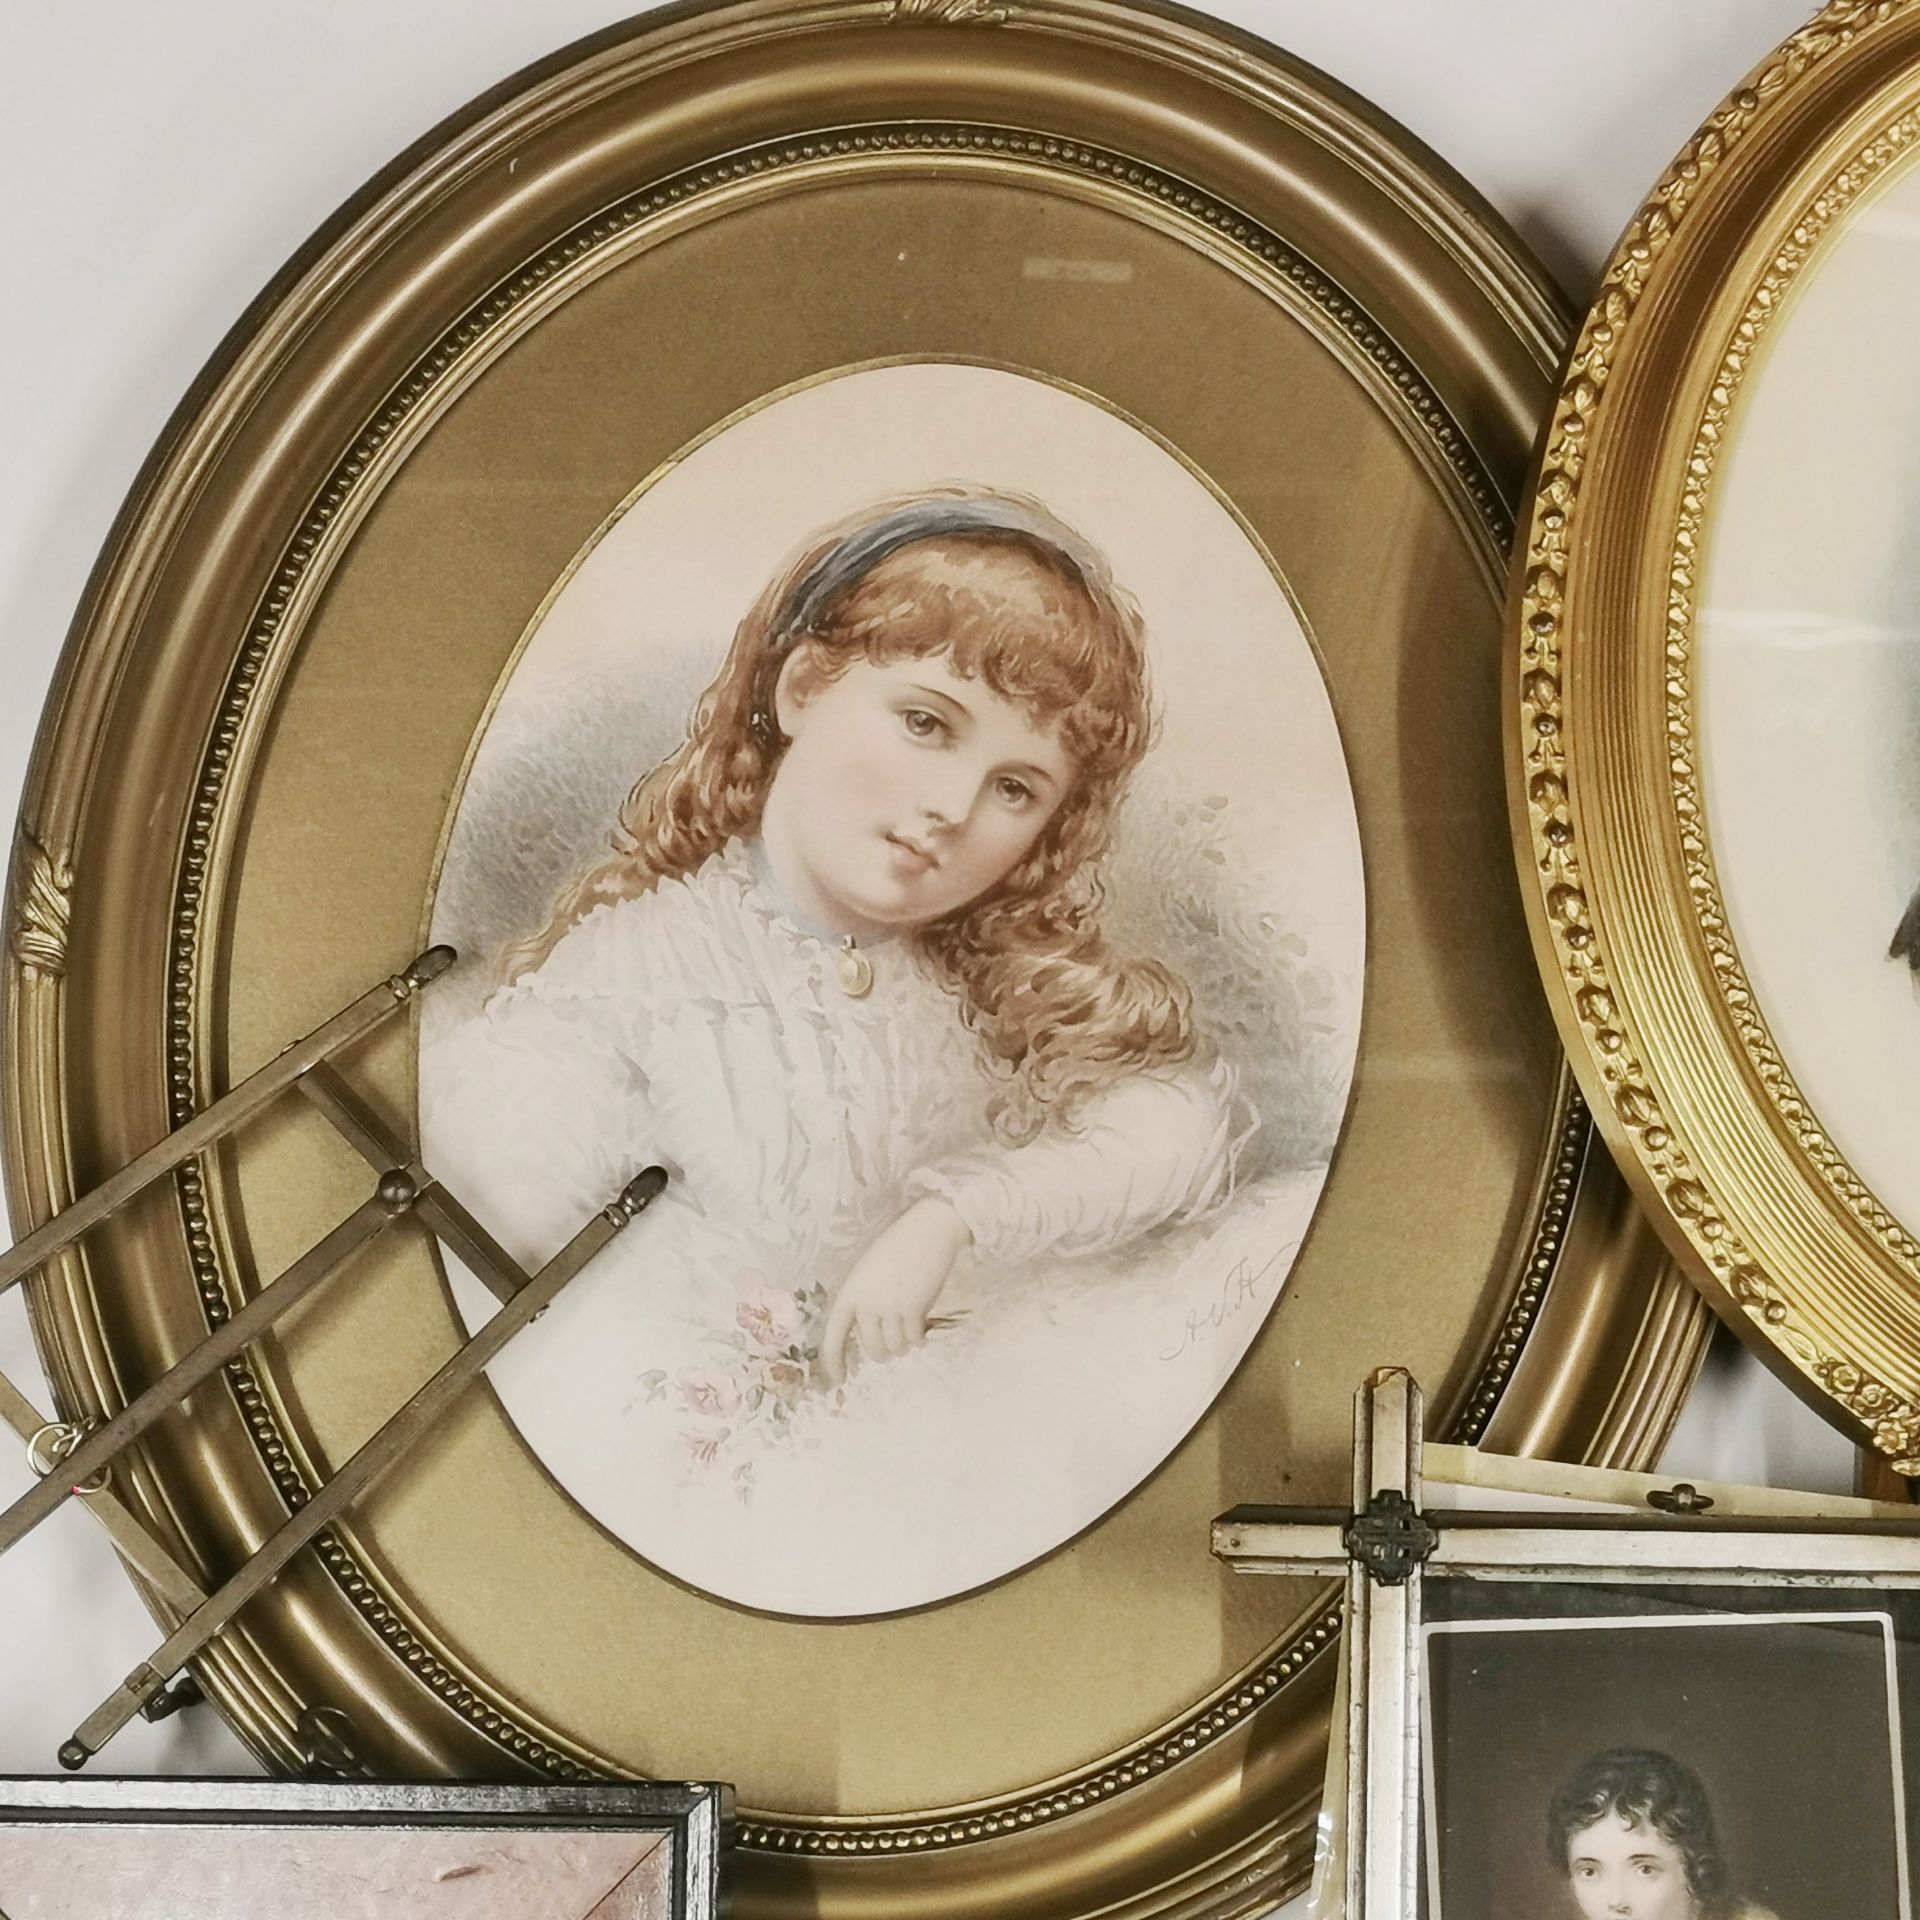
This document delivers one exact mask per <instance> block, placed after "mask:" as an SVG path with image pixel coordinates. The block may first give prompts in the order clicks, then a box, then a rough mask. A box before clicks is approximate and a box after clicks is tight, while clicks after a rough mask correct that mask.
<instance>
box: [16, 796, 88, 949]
mask: <svg viewBox="0 0 1920 1920" xmlns="http://www.w3.org/2000/svg"><path fill="white" fill-rule="evenodd" d="M72 893H73V866H72V863H71V862H70V861H68V860H66V859H63V858H58V857H56V856H55V855H53V854H51V853H49V852H48V851H47V849H46V848H45V847H43V846H42V845H41V844H40V842H39V841H38V840H36V839H35V838H34V836H33V835H32V834H31V833H29V832H27V831H26V830H25V829H24V828H23V829H22V830H21V834H20V842H19V846H18V849H17V851H16V854H15V859H14V901H13V914H12V920H13V925H12V928H11V930H10V934H11V937H10V939H9V945H10V946H11V947H12V949H13V957H14V958H15V959H16V960H18V961H19V963H20V964H21V965H22V966H23V967H26V968H28V969H30V970H31V971H33V972H35V973H44V974H46V975H47V976H48V977H49V978H52V979H58V978H59V977H60V975H61V974H63V973H65V972H66V970H67V934H68V925H69V920H70V918H71V912H72V907H71V897H72Z"/></svg>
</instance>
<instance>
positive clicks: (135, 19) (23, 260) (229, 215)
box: [0, 0, 1851, 1773]
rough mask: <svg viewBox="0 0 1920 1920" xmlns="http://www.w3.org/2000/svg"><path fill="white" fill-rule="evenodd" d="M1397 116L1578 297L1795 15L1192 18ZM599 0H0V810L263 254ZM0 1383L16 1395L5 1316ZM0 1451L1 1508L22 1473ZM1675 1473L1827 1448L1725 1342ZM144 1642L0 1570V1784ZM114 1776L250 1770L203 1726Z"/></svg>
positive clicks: (1693, 3) (71, 1515) (615, 3)
mask: <svg viewBox="0 0 1920 1920" xmlns="http://www.w3.org/2000/svg"><path fill="white" fill-rule="evenodd" d="M1201 10H1202V11H1204V12H1208V13H1212V14H1215V15H1218V16H1219V17H1220V18H1223V19H1225V20H1229V21H1231V22H1233V23H1234V24H1235V25H1237V26H1240V27H1244V28H1248V29H1251V30H1253V31H1254V32H1257V33H1260V34H1262V35H1264V36H1265V37H1267V38H1268V39H1270V40H1273V41H1275V42H1276V43H1278V44H1279V45H1281V46H1284V47H1287V48H1289V49H1290V50H1291V51H1293V52H1295V53H1297V54H1299V55H1301V56H1302V57H1304V58H1305V59H1307V60H1310V61H1312V62H1313V63H1315V64H1316V65H1318V66H1320V67H1322V68H1324V69H1325V70H1326V71H1327V72H1328V73H1330V74H1332V75H1334V76H1335V77H1336V78H1337V79H1339V80H1341V81H1343V82H1344V83H1345V84H1346V85H1347V86H1349V87H1351V88H1353V89H1354V90H1356V91H1357V92H1359V93H1361V94H1364V95H1366V96H1368V97H1369V98H1371V99H1372V100H1373V101H1375V102H1376V103H1377V104H1378V105H1380V106H1381V107H1383V108H1384V109H1385V110H1386V111H1387V112H1389V113H1391V114H1393V115H1395V116H1396V117H1397V118H1398V119H1400V120H1401V121H1402V122H1403V123H1404V124H1405V125H1406V126H1407V127H1409V128H1410V129H1411V130H1412V131H1413V132H1414V133H1415V134H1416V135H1418V136H1419V138H1420V139H1422V140H1424V141H1425V142H1426V143H1427V144H1428V145H1429V146H1431V147H1432V148H1434V149H1435V150H1436V151H1437V152H1438V153H1439V154H1440V155H1441V156H1442V157H1443V158H1444V159H1446V160H1447V161H1449V162H1451V163H1452V165H1453V166H1455V167H1456V168H1458V169H1459V170H1460V171H1461V172H1462V173H1463V174H1465V175H1466V177H1467V178H1468V179H1469V180H1470V181H1471V182H1473V184H1474V185H1475V186H1477V187H1478V188H1479V189H1480V191H1481V192H1482V193H1484V194H1485V195H1487V196H1488V197H1489V198H1490V199H1491V200H1492V201H1493V202H1494V204H1495V205H1496V206H1497V207H1498V208H1499V209H1500V211H1501V212H1502V213H1504V214H1505V215H1506V216H1507V218H1508V219H1509V220H1511V221H1512V222H1513V224H1514V225H1515V226H1516V227H1517V228H1518V229H1519V231H1520V233H1521V235H1522V236H1523V237H1524V238H1525V239H1526V240H1527V241H1528V242H1529V243H1530V244H1531V245H1532V246H1533V247H1534V248H1535V249H1536V250H1537V252H1538V253H1539V254H1540V256H1541V258H1542V259H1543V260H1544V261H1545V262H1546V264H1547V265H1548V267H1549V268H1550V269H1551V270H1552V271H1553V272H1554V274H1555V275H1556V276H1557V277H1558V278H1559V279H1560V281H1561V282H1562V284H1563V285H1565V286H1566V288H1567V289H1568V291H1569V292H1570V293H1572V294H1574V295H1575V296H1577V297H1579V298H1581V299H1584V298H1585V296H1586V294H1587V292H1588V290H1589V289H1590V287H1591V285H1592V283H1593V281H1594V279H1595V278H1596V276H1597V274H1598V271H1599V267H1600V265H1601V263H1602V261H1603V260H1604V258H1605V256H1606V253H1607V251H1608V249H1609V247H1610V246H1611V244H1612V241H1613V239H1614V237H1615V235H1616V234H1617V233H1618V231H1619V229H1620V228H1621V227H1622V226H1623V225H1624V224H1625V222H1626V220H1627V219H1628V217H1629V216H1630V215H1631V214H1632V212H1633V211H1634V209H1635V207H1636V206H1637V205H1638V203H1639V201H1640V199H1641V197H1642V195H1643V194H1644V192H1645V190H1646V189H1647V188H1648V187H1649V186H1650V185H1651V184H1652V182H1653V180H1654V179H1655V178H1656V177H1657V175H1658V174H1659V172H1660V171H1661V169H1662V168H1663V167H1664V166H1665V164H1666V162H1667V161H1668V160H1669V159H1670V158H1671V157H1672V155H1673V153H1674V152H1675V150H1676V149H1677V148H1678V147H1679V146H1680V145H1681V144H1682V142H1683V141H1685V139H1686V138H1687V136H1688V135H1689V134H1690V133H1691V132H1692V131H1693V129H1694V127H1695V126H1696V125H1697V124H1698V123H1699V121H1700V120H1701V119H1703V118H1704V117H1705V115H1706V114H1707V113H1708V112H1709V111H1710V110H1711V109H1712V108H1713V107H1714V105H1715V104H1716V103H1717V102H1718V101H1719V99H1720V98H1721V97H1722V96H1723V95H1724V94H1725V93H1727V92H1728V91H1729V90H1731V88H1732V87H1733V86H1734V85H1735V84H1736V83H1737V82H1738V81H1739V79H1740V78H1741V77H1742V75H1743V74H1744V73H1745V72H1746V70H1747V69H1748V68H1749V67H1750V66H1751V65H1753V63H1754V62H1755V61H1757V60H1758V59H1759V58H1760V56H1761V55H1762V54H1764V53H1765V52H1766V50H1767V49H1768V48H1769V47H1771V46H1772V45H1773V44H1774V43H1775V42H1776V41H1777V40H1779V39H1780V38H1781V37H1782V36H1783V35H1784V34H1786V33H1788V32H1790V31H1792V29H1793V28H1794V27H1796V26H1797V25H1799V24H1800V22H1801V21H1802V20H1803V19H1804V18H1805V17H1806V15H1807V13H1808V12H1809V11H1810V7H1809V4H1808V0H1687V4H1686V5H1685V6H1684V7H1682V6H1677V5H1675V4H1674V0H1604V4H1589V5H1573V4H1569V3H1568V0H1554V3H1552V4H1543V3H1542V0H1344V3H1343V4H1334V0H1216V4H1213V5H1209V6H1205V7H1203V8H1202V9H1201ZM625 11H626V9H625V8H624V7H623V6H622V5H621V4H620V3H619V0H542V4H540V5H538V6H534V5H530V4H528V0H330V4H329V5H327V6H326V7H324V8H315V7H311V6H305V5H295V4H293V0H171V4H167V5H161V6H156V5H153V4H152V0H87V4H85V5H74V6H66V7H60V6H57V5H55V4H54V0H0V821H10V820H11V819H12V817H13V814H14V811H15V805H16V802H17V799H18V794H19V788H20V783H21V780H22V778H23V776H24V774H25V769H26V760H27V753H28V749H29V747H30V745H31V742H32V739H33V734H34V730H35V726H36V724H37V720H38V714H39V709H40V704H41V701H42V699H43V698H44V697H45V693H46V688H47V684H48V681H49V679H50V677H51V674H52V671H53V664H54V660H55V658H56V656H57V654H58V651H59V648H60V644H61V641H62V639H63V637H64V634H65V630H66V626H67V622H68V620H69V618H70V617H71V614H72V611H73V608H74V606H75V604H76V603H77V601H78V599H79V597H80V593H81V590H82V587H83V585H84V583H85V580H86V576H87V572H88V570H89V568H90V567H91V565H92V562H93V559H94V556H95V554H96V553H97V551H98V549H99V546H100V543H101V541H102V540H103V539H104V537H105V535H106V532H107V528H108V526H109V523H110V522H111V520H112V518H113V515H114V513H115V511H116V509H117V508H118V506H119V504H120V500H121V498H122V496H123V494H124V492H125V490H126V488H127V486H128V485H129V483H130V482H131V480H132V478H133V476H134V473H135V471H136V469H137V468H138V466H139V464H140V461H141V460H142V458H143V457H144V455H145V454H146V452H147V449H148V448H149V446H150V445H151V444H152V442H153V440H154V438H155V436H156V435H157V434H158V433H159V431H160V429H161V427H162V425H163V424H164V423H165V421H166V418H167V416H168V414H169V413H170V412H171V410H172V408H173V406H174V404H175V402H176V401H177V400H178V398H179V397H180V395H181V394H182V392H184V390H185V389H186V387H187V385H188V383H189V382H190V381H191V380H192V378H193V377H194V375H195V374H196V373H197V372H198V371H199V369H200V367H201V365H202V363H203V362H204V361H205V359H206V358H207V356H208V355H209V354H210V353H211V352H212V351H213V349H214V347H215V346H216V345H217V344H218V342H219V340H220V338H221V336H222V335H223V334H224V333H225V332H226V330H227V328H228V327H229V326H230V325H231V324H232V322H233V320H234V319H235V318H236V317H237V316H238V314H239V313H240V312H241V310H242V308H243V307H244V306H245V305H246V304H247V302H248V301H249V300H250V299H251V298H252V297H253V295H254V294H255V293H256V292H257V291H258V290H259V288H260V287H261V285H262V284H263V283H264V282H265V281H266V280H267V279H268V277H269V276H270V275H271V274H272V273H273V272H274V270H275V269H276V268H278V267H279V265H280V264H281V262H282V261H283V260H284V259H285V258H286V256H287V255H288V254H289V253H290V252H291V251H292V250H293V249H294V248H295V247H296V246H298V245H299V244H300V242H301V241H302V240H303V239H304V238H305V237H306V235H307V234H308V233H310V232H311V231H312V230H313V228H314V227H315V226H317V225H318V224H319V222H320V221H322V220H323V219H324V218H325V217H326V216H327V215H328V214H330V213H331V212H332V211H333V209H334V208H335V207H336V206H337V205H338V204H339V202H340V201H341V200H343V199H344V198H346V196H347V195H349V194H350V193H352V192H353V191H354V190H355V189H356V188H357V187H359V186H360V184H361V183H362V182H363V181H364V180H365V179H366V178H367V177H368V175H370V174H371V173H372V172H374V171H375V170H376V169H377V168H378V167H379V166H381V165H382V164H384V163H385V162H386V161H387V160H388V159H390V158H391V157H392V156H393V155H394V154H396V153H397V152H399V151H400V149H401V148H403V147H405V146H406V145H408V144H409V143H411V142H412V141H413V140H414V139H416V138H417V137H418V136H419V135H420V134H422V133H423V132H425V131H426V129H427V128H428V127H430V126H431V125H432V124H433V123H434V122H435V121H437V120H438V119H440V118H441V117H442V116H443V115H445V114H447V113H450V112H452V111H453V110H454V109H456V108H458V107H459V106H461V105H462V104H464V103H465V102H466V101H467V100H469V99H470V98H472V97H473V96H474V95H475V94H477V93H479V92H480V91H482V90H483V89H485V88H487V87H489V86H491V85H493V84H494V83H495V82H496V81H498V80H500V79H501V78H503V77H504V76H506V75H507V74H509V73H511V72H513V71H514V70H515V69H516V68H518V67H520V66H522V65H524V64H526V63H527V62H528V61H531V60H533V59H535V58H537V57H539V56H541V55H543V54H545V53H548V52H550V51H552V50H553V49H555V48H556V47H559V46H561V45H564V44H565V43H566V42H568V41H570V40H572V39H575V38H577V37H579V36H580V35H582V34H585V33H588V32H590V31H593V30H594V29H596V28H599V27H602V26H605V25H607V24H609V23H610V22H612V21H615V20H617V19H619V18H621V17H622V16H623V14H624V13H625ZM0 1367H4V1369H5V1370H6V1371H7V1373H8V1374H9V1375H10V1376H11V1377H12V1378H13V1379H15V1380H16V1381H17V1382H19V1383H21V1384H22V1385H23V1386H26V1387H28V1389H29V1390H30V1391H33V1392H36V1393H39V1394H40V1397H42V1398H43V1399H44V1394H43V1393H42V1392H41V1389H40V1376H39V1370H38V1368H37V1366H36V1365H35V1363H34V1361H33V1358H32V1349H31V1344H30V1342H29V1341H28V1340H27V1337H26V1334H25V1328H24V1319H23V1317H22V1316H21V1314H20V1312H19V1309H18V1305H17V1302H16V1301H15V1300H14V1299H12V1298H9V1299H8V1300H7V1301H5V1302H0ZM11 1454H12V1447H11V1444H10V1443H8V1444H6V1445H0V1499H4V1498H11V1497H12V1496H13V1494H14V1493H15V1492H17V1491H18V1490H19V1489H20V1488H21V1487H24V1485H25V1483H26V1482H25V1469H24V1467H22V1466H20V1465H19V1464H18V1463H17V1462H16V1461H14V1460H13V1459H11V1458H9V1457H8V1456H11ZM1668 1464H1669V1465H1670V1466H1671V1467H1672V1468H1673V1469H1674V1470H1675V1471H1676V1472H1688V1473H1693V1474H1696V1475H1700V1476H1714V1477H1721V1478H1743V1479H1758V1480H1771V1481H1775V1482H1778V1483H1780V1484H1785V1485H1797V1486H1808V1487H1814V1488H1817V1489H1823V1490H1831V1491H1843V1490H1845V1489H1846V1488H1847V1487H1848V1485H1849V1483H1850V1475H1851V1454H1850V1451H1849V1449H1848V1448H1847V1446H1846V1444H1845V1442H1844V1441H1842V1440H1840V1439H1839V1438H1838V1436H1836V1435H1834V1434H1833V1433H1832V1432H1831V1431H1830V1430H1829V1429H1827V1428H1826V1427H1824V1426H1823V1425H1822V1424H1821V1423H1820V1422H1819V1421H1818V1420H1817V1419H1816V1418H1815V1417H1814V1416H1813V1415H1811V1414H1809V1413H1808V1412H1807V1411H1806V1410H1805V1409H1804V1408H1803V1407H1801V1406H1800V1405H1799V1404H1798V1403H1797V1402H1796V1401H1794V1400H1793V1399H1792V1398H1791V1396H1789V1395H1788V1394H1787V1393H1786V1392H1785V1391H1784V1389H1782V1388H1780V1387H1779V1386H1777V1385H1775V1384H1774V1383H1773V1382H1772V1381H1771V1380H1770V1379H1769V1378H1768V1377H1767V1376H1766V1375H1764V1374H1763V1373H1762V1372H1761V1371H1760V1370H1759V1368H1758V1367H1757V1365H1755V1364H1754V1363H1753V1362H1751V1361H1750V1360H1748V1359H1746V1358H1745V1357H1744V1356H1743V1355H1742V1354H1740V1353H1738V1352H1737V1351H1736V1350H1734V1349H1733V1348H1732V1347H1731V1345H1730V1344H1729V1343H1727V1342H1724V1341H1723V1342H1722V1345H1721V1348H1720V1349H1719V1350H1717V1351H1716V1354H1715V1357H1714V1361H1713V1363H1712V1365H1711V1367H1710V1369H1709V1373H1708V1376H1707V1378H1706V1380H1705V1381H1704V1382H1703V1384H1702V1387H1701V1389H1700V1391H1699V1392H1698V1393H1697V1394H1696V1396H1695V1398H1694V1401H1693V1403H1692V1404H1691V1406H1690V1407H1689V1409H1688V1412H1687V1416H1686V1418H1685V1420H1684V1422H1683V1425H1682V1429H1681V1431H1680V1433H1679V1434H1678V1435H1677V1436H1676V1438H1675V1440H1674V1443H1673V1446H1672V1448H1671V1449H1670V1452H1669V1455H1668ZM156 1639H157V1635H156V1634H155V1633H154V1631H153V1629H152V1627H151V1624H150V1623H149V1622H148V1620H147V1618H146V1616H145V1614H144V1612H143V1611H142V1610H141V1608H140V1607H139V1606H138V1604H137V1603H136V1602H135V1600H134V1599H133V1596H132V1594H131V1592H130V1590H129V1589H128V1588H127V1587H126V1585H125V1583H124V1581H123V1580H122V1579H121V1578H120V1576H119V1574H118V1572H117V1569H116V1566H115V1563H114V1561H113V1557H112V1555H111V1554H110V1553H109V1552H108V1551H107V1549H106V1547H105V1543H104V1540H102V1539H100V1538H98V1537H96V1536H95V1534H94V1531H93V1529H92V1526H91V1523H89V1522H87V1521H86V1520H85V1518H84V1516H83V1515H81V1514H79V1513H77V1512H73V1511H67V1512H64V1513H62V1514H61V1515H59V1516H58V1517H57V1518H56V1519H55V1520H54V1521H52V1522H50V1523H49V1524H48V1525H47V1526H46V1527H45V1528H43V1529H42V1530H41V1531H40V1532H38V1533H36V1534H35V1535H33V1536H32V1537H31V1538H30V1539H29V1540H27V1541H26V1542H24V1543H23V1544H22V1545H21V1546H20V1547H19V1548H18V1549H17V1550H16V1551H15V1552H14V1553H13V1554H12V1555H11V1556H9V1557H8V1558H7V1559H6V1560H4V1561H0V1770H4V1771H19V1772H49V1771H51V1770H52V1767H53V1751H54V1748H55V1747H56V1746H57V1745H58V1743H59V1742H60V1740H62V1739H63V1738H65V1736H66V1735H67V1733H68V1732H70V1731H71V1729H72V1728H73V1726H74V1725H75V1724H76V1722H77V1721H78V1720H79V1719H81V1718H82V1717H84V1715H85V1714H86V1713H88V1712H90V1711H91V1710H92V1708H93V1706H94V1705H95V1704H96V1702H97V1701H98V1700H99V1699H100V1698H101V1697H102V1696H103V1695H104V1694H105V1693H107V1692H108V1691H110V1690H111V1689H112V1688H113V1687H114V1686H115V1685H117V1684H118V1682H119V1680H120V1679H121V1678H122V1677H123V1676H124V1675H125V1674H126V1673H127V1672H128V1671H129V1669H130V1668H131V1667H132V1666H134V1665H135V1664H136V1662H138V1661H139V1660H141V1659H142V1658H144V1657H145V1655H146V1654H147V1652H148V1651H150V1649H151V1648H152V1646H153V1645H154V1643H155V1641H156ZM96 1765H97V1767H98V1768H99V1769H100V1770H103V1771H113V1772H141V1771H165V1772H201V1773H208V1772H214V1773H218V1772H251V1771H253V1770H254V1768H253V1765H252V1762H251V1761H250V1760H249V1759H248V1758H247V1757H246V1755H245V1754H244V1753H243V1752H242V1750H241V1749H240V1748H239V1746H238V1745H237V1743H235V1742H234V1741H233V1740H232V1738H231V1736H229V1735H228V1734H227V1733H226V1732H225V1730H224V1729H223V1728H222V1727H221V1726H220V1725H219V1724H218V1723H217V1722H216V1721H215V1719H214V1717H213V1715H212V1714H211V1713H210V1712H209V1711H207V1710H205V1709H201V1710H198V1711H196V1712H193V1713H189V1714H187V1715H185V1716H183V1717H182V1718H181V1719H179V1720H175V1721H169V1722H166V1723H164V1724H163V1725H162V1726H160V1727H148V1726H146V1725H145V1724H144V1723H142V1722H139V1721H136V1722H135V1723H134V1725H133V1727H131V1728H130V1729H129V1730H128V1731H127V1732H126V1733H125V1734H123V1735H121V1736H120V1738H119V1739H118V1740H116V1742H115V1743H114V1745H113V1747H112V1748H111V1749H110V1751H109V1754H108V1756H107V1757H106V1759H105V1760H104V1761H103V1762H99V1763H96Z"/></svg>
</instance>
